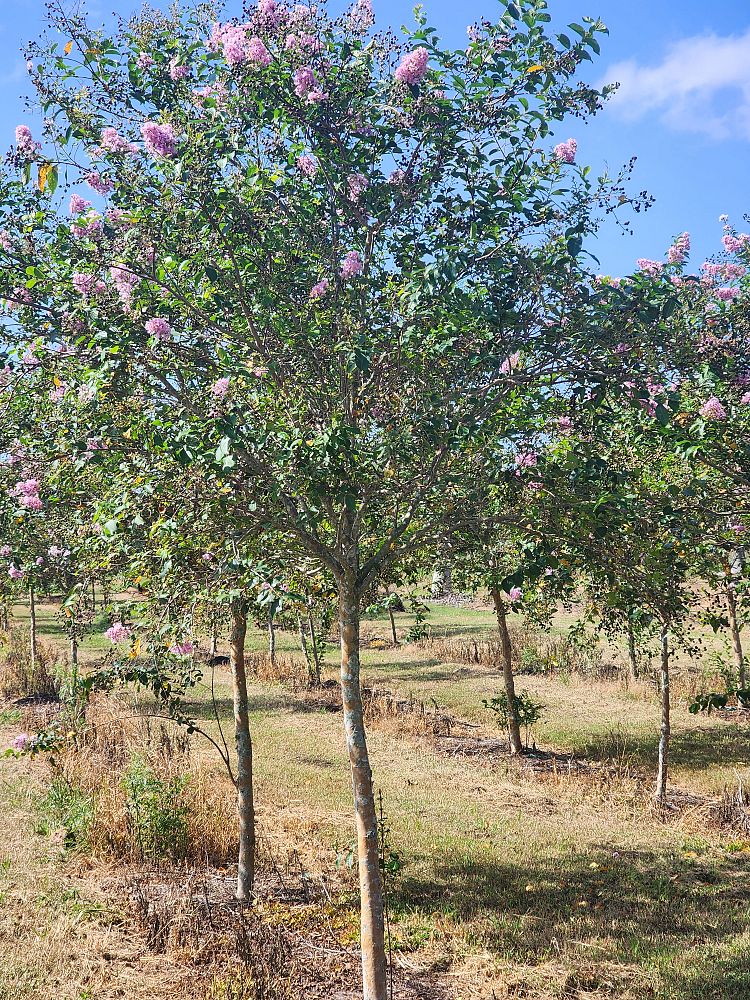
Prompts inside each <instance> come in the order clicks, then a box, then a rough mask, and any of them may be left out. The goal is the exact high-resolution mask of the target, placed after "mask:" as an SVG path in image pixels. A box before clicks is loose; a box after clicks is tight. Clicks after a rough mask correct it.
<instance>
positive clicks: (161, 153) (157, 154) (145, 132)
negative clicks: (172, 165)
mask: <svg viewBox="0 0 750 1000" xmlns="http://www.w3.org/2000/svg"><path fill="white" fill-rule="evenodd" d="M141 134H142V136H143V144H144V146H145V147H146V150H147V152H148V153H149V154H150V155H151V156H152V157H153V158H154V159H157V160H167V159H169V158H170V157H172V156H174V154H175V143H176V137H175V134H174V129H173V128H172V126H171V125H159V124H158V122H144V124H143V125H141Z"/></svg>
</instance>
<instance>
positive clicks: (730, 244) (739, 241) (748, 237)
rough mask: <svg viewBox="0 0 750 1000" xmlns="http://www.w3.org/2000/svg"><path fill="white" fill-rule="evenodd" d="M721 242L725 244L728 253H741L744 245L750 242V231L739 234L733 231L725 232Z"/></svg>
mask: <svg viewBox="0 0 750 1000" xmlns="http://www.w3.org/2000/svg"><path fill="white" fill-rule="evenodd" d="M721 242H722V243H723V244H724V249H725V250H726V252H727V253H739V252H740V250H742V249H743V248H744V247H746V246H748V244H750V233H740V235H739V236H734V235H733V234H732V233H725V234H724V235H723V236H722V238H721Z"/></svg>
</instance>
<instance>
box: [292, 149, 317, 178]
mask: <svg viewBox="0 0 750 1000" xmlns="http://www.w3.org/2000/svg"><path fill="white" fill-rule="evenodd" d="M297 169H298V170H299V171H300V173H301V174H304V175H305V177H310V178H313V177H315V175H316V174H317V172H318V164H317V161H316V160H315V158H314V157H312V156H308V155H307V154H305V155H303V156H299V157H297Z"/></svg>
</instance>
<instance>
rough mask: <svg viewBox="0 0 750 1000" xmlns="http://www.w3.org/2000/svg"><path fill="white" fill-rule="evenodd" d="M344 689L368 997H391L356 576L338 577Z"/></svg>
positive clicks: (375, 999) (379, 999)
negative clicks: (361, 674) (361, 670)
mask: <svg viewBox="0 0 750 1000" xmlns="http://www.w3.org/2000/svg"><path fill="white" fill-rule="evenodd" d="M339 623H340V628H341V694H342V700H343V703H344V724H345V727H346V744H347V749H348V752H349V762H350V765H351V772H352V791H353V794H354V813H355V819H356V825H357V856H358V860H359V891H360V911H361V947H362V983H363V994H362V995H363V998H364V1000H387V995H388V963H387V961H386V952H385V916H384V910H383V884H382V880H381V875H380V859H379V855H378V820H377V813H376V810H375V794H374V790H373V784H372V771H371V769H370V761H369V757H368V754H367V741H366V738H365V725H364V717H363V711H362V692H361V690H360V678H359V594H358V593H357V589H356V586H355V582H354V579H353V578H352V576H349V577H346V578H344V579H342V580H340V581H339Z"/></svg>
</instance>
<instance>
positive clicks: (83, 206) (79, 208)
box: [70, 194, 91, 215]
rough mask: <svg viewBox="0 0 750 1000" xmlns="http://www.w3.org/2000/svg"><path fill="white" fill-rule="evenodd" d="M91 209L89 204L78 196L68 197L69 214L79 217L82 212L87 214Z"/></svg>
mask: <svg viewBox="0 0 750 1000" xmlns="http://www.w3.org/2000/svg"><path fill="white" fill-rule="evenodd" d="M90 208H91V202H90V201H86V199H85V198H82V197H81V196H80V194H72V195H71V196H70V214H71V215H80V214H81V213H82V212H87V211H88V210H89V209H90Z"/></svg>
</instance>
